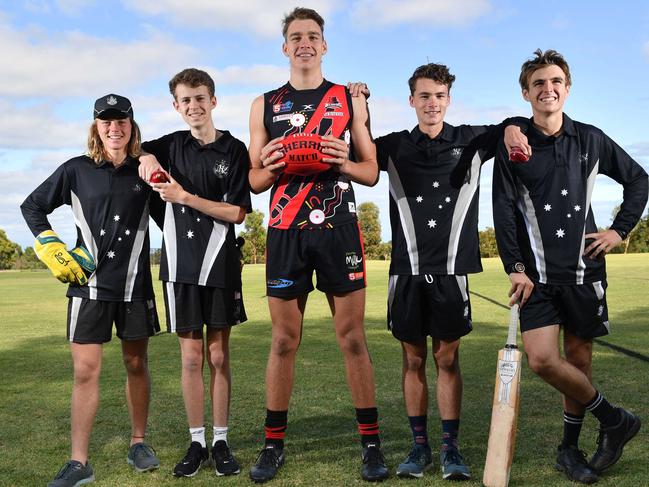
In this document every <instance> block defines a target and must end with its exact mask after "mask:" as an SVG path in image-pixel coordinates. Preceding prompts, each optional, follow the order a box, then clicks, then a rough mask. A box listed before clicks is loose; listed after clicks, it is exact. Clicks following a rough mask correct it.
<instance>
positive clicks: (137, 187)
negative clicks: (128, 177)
mask: <svg viewBox="0 0 649 487" xmlns="http://www.w3.org/2000/svg"><path fill="white" fill-rule="evenodd" d="M131 189H132V190H133V192H134V193H139V192H140V191H142V185H141V184H140V183H135V184H134V185H133V187H132V188H131Z"/></svg>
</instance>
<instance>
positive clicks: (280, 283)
mask: <svg viewBox="0 0 649 487" xmlns="http://www.w3.org/2000/svg"><path fill="white" fill-rule="evenodd" d="M292 285H293V281H291V280H289V279H281V278H276V279H268V280H267V281H266V286H268V287H269V288H272V289H282V288H285V287H291V286H292Z"/></svg>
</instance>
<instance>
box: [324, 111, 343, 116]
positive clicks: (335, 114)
mask: <svg viewBox="0 0 649 487" xmlns="http://www.w3.org/2000/svg"><path fill="white" fill-rule="evenodd" d="M322 116H323V117H344V116H345V114H344V113H343V112H324V113H323V114H322Z"/></svg>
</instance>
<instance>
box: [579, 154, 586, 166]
mask: <svg viewBox="0 0 649 487" xmlns="http://www.w3.org/2000/svg"><path fill="white" fill-rule="evenodd" d="M579 162H583V163H584V164H587V163H588V152H584V153H583V154H579Z"/></svg>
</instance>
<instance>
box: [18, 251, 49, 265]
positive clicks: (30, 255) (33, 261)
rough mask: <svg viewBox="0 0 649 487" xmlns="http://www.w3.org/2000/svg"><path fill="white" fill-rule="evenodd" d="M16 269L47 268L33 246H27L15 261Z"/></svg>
mask: <svg viewBox="0 0 649 487" xmlns="http://www.w3.org/2000/svg"><path fill="white" fill-rule="evenodd" d="M13 267H14V269H47V266H46V265H45V264H43V263H42V262H41V261H40V259H39V258H38V256H37V255H36V252H34V249H33V248H32V247H27V248H25V250H24V251H23V252H21V255H20V256H19V257H18V258H17V259H16V261H15V262H14V266H13Z"/></svg>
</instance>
